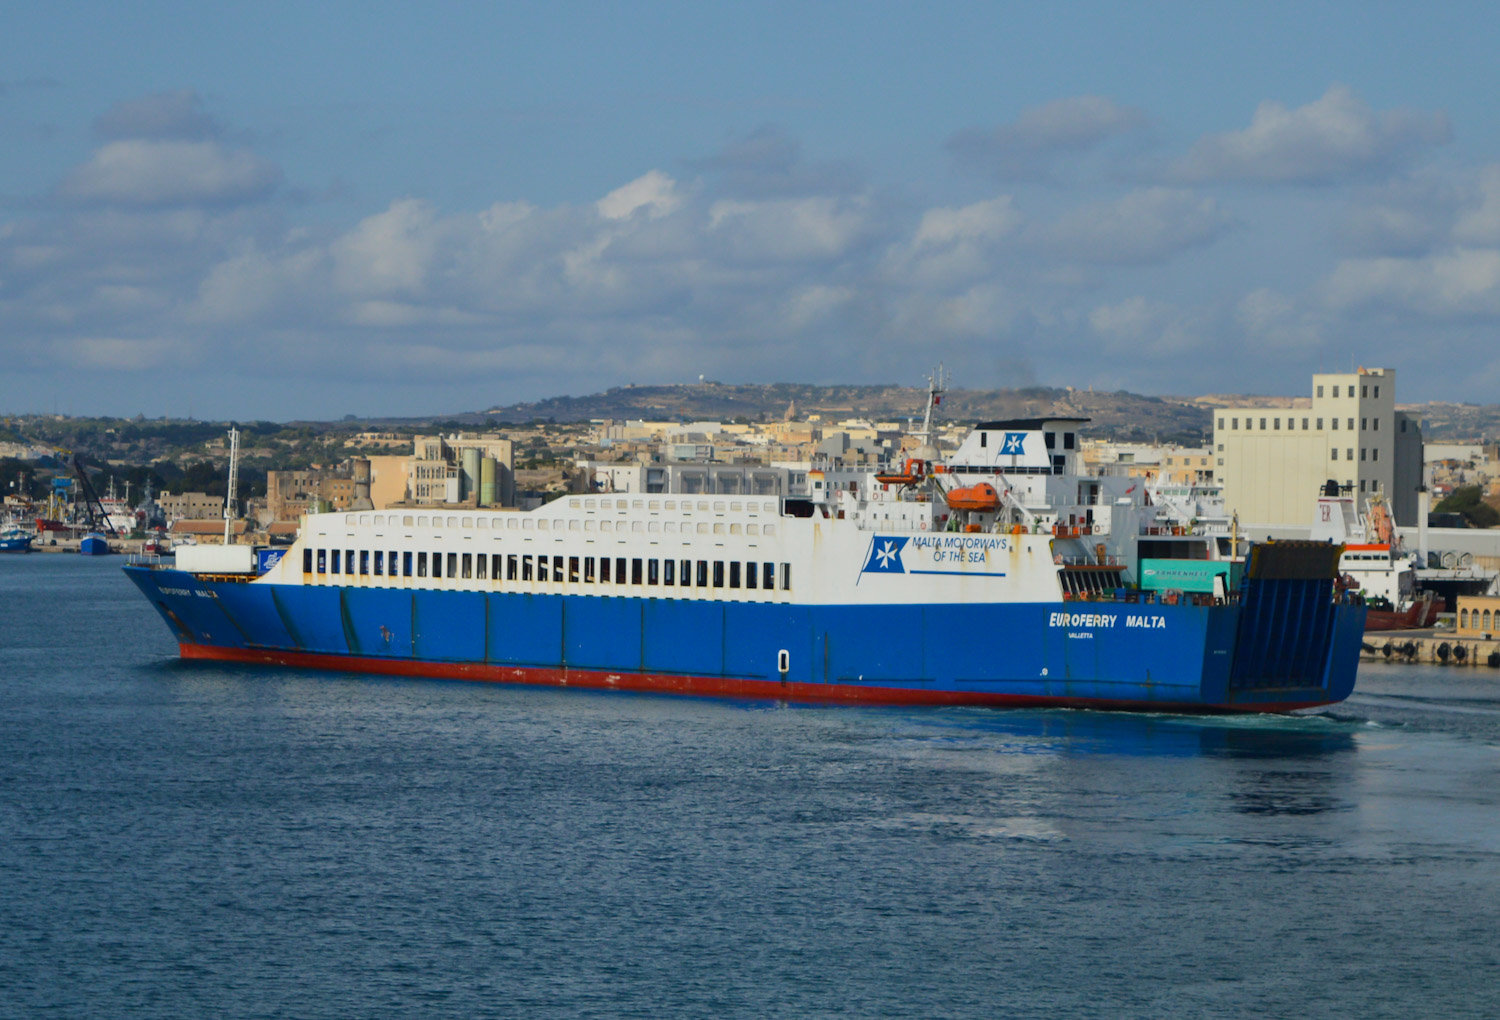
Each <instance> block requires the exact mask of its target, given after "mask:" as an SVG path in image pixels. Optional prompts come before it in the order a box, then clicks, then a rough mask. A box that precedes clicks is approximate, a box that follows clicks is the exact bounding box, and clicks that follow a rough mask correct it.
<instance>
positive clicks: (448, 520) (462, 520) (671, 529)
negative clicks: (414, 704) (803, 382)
mask: <svg viewBox="0 0 1500 1020" xmlns="http://www.w3.org/2000/svg"><path fill="white" fill-rule="evenodd" d="M589 502H590V503H592V502H593V501H592V500H590V501H589ZM637 502H639V501H637ZM652 502H653V503H655V502H656V501H655V500H652ZM668 502H669V503H670V502H672V501H670V500H669V501H668ZM619 503H620V504H621V505H622V507H623V505H624V503H625V501H624V500H619ZM683 505H684V507H686V506H687V501H686V500H684V501H683ZM736 506H738V504H736ZM344 520H345V522H346V523H348V524H359V525H365V526H373V527H406V528H412V527H416V528H443V527H447V528H479V529H481V530H483V529H489V528H492V527H493V529H494V530H496V531H501V530H509V531H583V532H590V531H597V532H609V533H611V534H619V533H621V532H632V533H639V534H659V533H664V534H669V535H679V534H680V535H693V534H697V535H774V534H776V525H775V524H773V523H771V522H770V521H767V522H766V523H764V524H761V523H757V522H755V521H749V522H741V521H728V522H725V521H693V520H685V521H676V520H655V519H652V520H640V519H634V520H631V519H627V520H615V519H613V518H604V517H583V518H579V517H573V518H568V519H555V518H546V517H533V516H532V515H531V514H499V515H493V516H484V515H481V516H478V517H459V516H457V515H453V516H448V517H444V516H442V515H441V514H434V515H431V516H429V515H427V514H345V515H344ZM491 521H493V525H492V524H491Z"/></svg>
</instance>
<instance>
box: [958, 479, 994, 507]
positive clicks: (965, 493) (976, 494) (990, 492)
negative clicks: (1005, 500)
mask: <svg viewBox="0 0 1500 1020" xmlns="http://www.w3.org/2000/svg"><path fill="white" fill-rule="evenodd" d="M945 498H946V499H947V501H948V507H949V509H952V510H978V511H981V512H983V511H986V510H996V509H998V508H999V506H1000V494H999V493H998V492H996V491H995V487H994V486H993V485H990V484H989V483H987V482H980V483H979V484H978V485H970V486H968V487H967V488H963V489H954V490H952V491H951V492H949V493H948V495H947V497H945Z"/></svg>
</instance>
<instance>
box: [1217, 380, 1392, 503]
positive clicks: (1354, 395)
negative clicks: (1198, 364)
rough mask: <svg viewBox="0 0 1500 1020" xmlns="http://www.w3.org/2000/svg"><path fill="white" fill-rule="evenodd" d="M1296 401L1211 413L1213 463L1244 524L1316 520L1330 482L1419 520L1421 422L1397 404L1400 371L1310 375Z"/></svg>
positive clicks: (1225, 492)
mask: <svg viewBox="0 0 1500 1020" xmlns="http://www.w3.org/2000/svg"><path fill="white" fill-rule="evenodd" d="M1312 390H1313V392H1312V397H1311V399H1310V400H1306V399H1304V400H1302V401H1298V402H1297V403H1298V404H1299V405H1300V406H1292V407H1286V406H1277V407H1272V406H1265V407H1220V408H1217V409H1215V411H1214V433H1213V435H1214V451H1213V452H1214V468H1215V471H1216V478H1217V479H1218V481H1219V482H1220V483H1221V484H1222V485H1223V487H1224V502H1225V504H1226V506H1227V507H1228V508H1229V510H1230V511H1231V512H1234V513H1237V514H1238V515H1239V518H1240V520H1241V521H1243V522H1245V523H1247V524H1265V525H1295V526H1300V525H1304V524H1307V523H1309V522H1310V519H1311V516H1312V513H1313V507H1314V506H1315V505H1316V504H1315V501H1316V499H1317V495H1318V492H1319V490H1320V489H1321V488H1322V487H1323V486H1324V485H1325V484H1326V483H1327V482H1328V481H1330V480H1332V481H1334V482H1336V483H1338V485H1339V486H1340V487H1342V488H1344V489H1345V490H1346V491H1348V492H1349V493H1351V494H1352V495H1353V496H1354V497H1355V498H1356V499H1358V500H1360V501H1361V502H1363V501H1364V500H1365V499H1367V498H1369V497H1372V496H1376V495H1382V496H1384V497H1385V498H1386V500H1387V502H1388V503H1389V504H1390V508H1391V513H1392V516H1393V517H1394V518H1395V519H1396V522H1397V523H1398V524H1414V523H1416V519H1417V490H1418V487H1419V486H1420V485H1421V484H1422V433H1421V429H1420V427H1419V423H1418V421H1417V420H1416V419H1415V418H1413V417H1411V416H1409V415H1407V414H1405V413H1404V412H1401V411H1398V410H1396V373H1395V371H1394V370H1392V369H1384V368H1372V369H1365V368H1361V369H1359V370H1358V371H1356V372H1351V373H1347V374H1322V375H1314V376H1313V379H1312Z"/></svg>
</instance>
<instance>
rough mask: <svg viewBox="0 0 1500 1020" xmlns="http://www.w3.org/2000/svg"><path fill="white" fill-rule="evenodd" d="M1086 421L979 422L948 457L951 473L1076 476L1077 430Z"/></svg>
mask: <svg viewBox="0 0 1500 1020" xmlns="http://www.w3.org/2000/svg"><path fill="white" fill-rule="evenodd" d="M1088 420H1089V419H1087V418H1010V419H1006V420H1002V421H987V422H980V423H979V424H978V425H976V426H974V430H973V431H972V432H970V433H969V434H968V436H967V437H965V438H964V441H963V442H962V443H961V444H959V447H958V449H957V450H956V451H954V453H953V455H952V456H951V457H949V458H948V464H949V468H948V470H949V471H951V472H953V473H954V474H966V473H974V474H993V473H994V472H996V471H1001V472H1004V473H1005V474H1007V475H1076V474H1079V473H1080V472H1079V470H1078V468H1079V465H1078V453H1079V443H1078V427H1079V426H1080V425H1082V424H1084V423H1085V422H1087V421H1088Z"/></svg>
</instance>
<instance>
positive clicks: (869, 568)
mask: <svg viewBox="0 0 1500 1020" xmlns="http://www.w3.org/2000/svg"><path fill="white" fill-rule="evenodd" d="M906 542H907V540H906V539H905V538H881V537H879V536H876V538H875V541H873V542H871V543H870V557H869V559H868V560H867V561H866V562H865V569H864V572H865V573H867V574H904V573H906V568H905V567H904V566H902V565H901V549H902V547H903V546H905V545H906Z"/></svg>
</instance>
